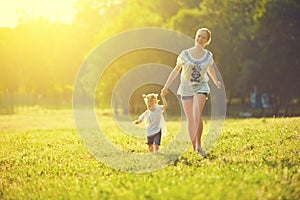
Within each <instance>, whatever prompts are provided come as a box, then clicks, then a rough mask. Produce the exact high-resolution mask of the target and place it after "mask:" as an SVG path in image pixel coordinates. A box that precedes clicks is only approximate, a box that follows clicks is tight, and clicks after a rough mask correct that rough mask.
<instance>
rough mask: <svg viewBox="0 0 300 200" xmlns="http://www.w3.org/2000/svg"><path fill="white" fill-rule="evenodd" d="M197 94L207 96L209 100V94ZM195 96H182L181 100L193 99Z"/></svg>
mask: <svg viewBox="0 0 300 200" xmlns="http://www.w3.org/2000/svg"><path fill="white" fill-rule="evenodd" d="M197 94H204V95H205V96H206V99H208V93H207V92H197ZM193 97H194V96H181V97H180V99H181V100H182V101H184V100H189V99H193Z"/></svg>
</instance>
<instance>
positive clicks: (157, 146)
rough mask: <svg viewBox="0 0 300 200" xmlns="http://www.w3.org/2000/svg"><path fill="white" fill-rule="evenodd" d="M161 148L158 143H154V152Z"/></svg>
mask: <svg viewBox="0 0 300 200" xmlns="http://www.w3.org/2000/svg"><path fill="white" fill-rule="evenodd" d="M158 150H159V145H158V144H155V145H154V153H157V152H158Z"/></svg>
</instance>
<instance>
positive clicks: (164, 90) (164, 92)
mask: <svg viewBox="0 0 300 200" xmlns="http://www.w3.org/2000/svg"><path fill="white" fill-rule="evenodd" d="M168 92H169V89H168V88H166V87H163V89H161V92H160V96H161V97H165V96H166V95H167V94H168Z"/></svg>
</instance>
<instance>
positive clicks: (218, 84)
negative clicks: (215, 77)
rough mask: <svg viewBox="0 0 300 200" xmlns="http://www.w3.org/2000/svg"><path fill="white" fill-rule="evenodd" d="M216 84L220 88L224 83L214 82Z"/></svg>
mask: <svg viewBox="0 0 300 200" xmlns="http://www.w3.org/2000/svg"><path fill="white" fill-rule="evenodd" d="M214 84H215V86H216V87H217V88H218V89H220V88H221V86H222V83H221V82H220V81H217V82H214Z"/></svg>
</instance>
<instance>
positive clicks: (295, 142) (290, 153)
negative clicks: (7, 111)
mask: <svg viewBox="0 0 300 200" xmlns="http://www.w3.org/2000/svg"><path fill="white" fill-rule="evenodd" d="M103 119H104V120H102V121H104V122H105V119H106V118H105V117H103ZM106 121H107V122H105V124H104V125H106V126H107V127H109V126H110V123H111V122H110V121H108V120H106ZM167 123H168V126H169V128H171V132H172V127H176V126H178V123H179V122H176V121H168V122H167ZM205 125H206V126H207V125H208V124H205ZM175 129H176V128H175ZM175 129H174V130H175ZM110 134H111V137H112V138H113V139H114V140H115V142H116V143H117V145H119V146H121V147H122V148H124V149H126V150H128V151H130V150H132V149H135V150H136V152H147V146H146V145H145V144H144V139H142V138H138V139H136V140H133V139H130V140H128V141H127V142H123V141H124V140H126V137H124V136H122V137H121V136H120V137H119V138H120V139H119V140H118V134H117V130H115V129H111V133H110ZM167 141H168V139H166V140H163V142H165V143H166V142H167ZM299 144H300V118H275V119H273V118H263V119H226V121H225V124H224V127H223V132H222V135H221V137H220V138H219V140H218V142H217V144H216V146H215V147H214V148H213V150H212V151H211V152H210V154H209V156H208V158H206V159H202V158H200V157H199V156H198V155H197V154H196V153H194V152H192V151H191V150H188V151H187V152H185V153H184V154H183V155H182V156H181V157H180V158H179V159H178V160H177V161H175V162H174V163H171V164H170V165H169V166H168V167H165V168H163V169H161V170H156V171H153V172H148V173H128V172H122V171H118V170H114V169H112V168H109V167H107V166H106V165H104V164H102V163H101V162H99V161H97V160H96V159H95V158H94V157H93V156H92V155H91V154H90V153H89V152H88V151H87V150H86V149H85V147H84V146H83V145H82V143H81V140H80V139H79V136H78V133H77V131H76V129H75V128H74V122H73V118H72V112H71V111H68V110H65V111H64V110H62V111H50V110H40V109H38V110H29V111H26V112H25V111H24V112H22V113H19V114H16V115H2V116H0V199H299V198H300V168H299V164H300V162H299V161H300V159H299V150H300V147H299ZM164 145H166V144H164Z"/></svg>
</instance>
